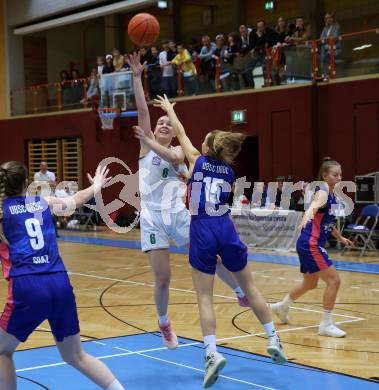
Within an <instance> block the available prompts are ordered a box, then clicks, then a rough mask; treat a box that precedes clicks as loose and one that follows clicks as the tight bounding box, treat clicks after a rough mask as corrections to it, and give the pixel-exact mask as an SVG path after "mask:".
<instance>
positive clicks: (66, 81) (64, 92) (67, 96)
mask: <svg viewBox="0 0 379 390" xmlns="http://www.w3.org/2000/svg"><path fill="white" fill-rule="evenodd" d="M59 77H60V79H61V80H60V84H61V96H62V105H63V108H64V107H65V106H67V105H69V104H70V103H71V88H70V76H69V74H68V72H67V71H66V70H61V71H60V73H59Z"/></svg>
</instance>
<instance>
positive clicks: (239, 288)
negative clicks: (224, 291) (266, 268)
mask: <svg viewBox="0 0 379 390" xmlns="http://www.w3.org/2000/svg"><path fill="white" fill-rule="evenodd" d="M233 290H234V292H235V293H236V295H237V297H238V298H243V297H244V296H245V293H244V292H243V291H242V288H241V287H240V286H238V287H236V288H234V289H233Z"/></svg>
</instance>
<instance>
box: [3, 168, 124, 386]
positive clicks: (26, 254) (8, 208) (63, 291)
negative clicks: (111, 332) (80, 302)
mask: <svg viewBox="0 0 379 390" xmlns="http://www.w3.org/2000/svg"><path fill="white" fill-rule="evenodd" d="M107 175H108V169H107V168H106V167H103V168H102V167H98V169H97V171H96V175H95V176H94V177H93V178H92V177H91V176H89V175H88V177H89V180H90V182H91V184H92V185H91V186H90V187H88V188H87V189H85V190H83V191H79V192H78V193H77V194H75V195H74V196H73V197H70V198H64V199H59V198H54V197H49V198H42V197H28V196H26V188H27V170H26V168H25V167H24V166H23V165H22V164H20V163H18V162H16V161H9V162H6V163H3V164H2V165H1V166H0V227H1V230H0V236H1V243H0V256H1V262H2V266H3V272H4V277H5V278H6V279H7V281H8V298H7V302H6V305H5V308H4V311H3V313H2V315H1V317H0V389H7V390H13V389H16V372H15V367H14V363H13V352H14V351H15V349H16V347H17V346H18V344H19V343H20V342H24V341H26V339H27V338H28V337H29V335H30V334H31V333H32V332H33V331H34V330H35V329H36V328H37V327H38V326H39V325H40V324H41V323H42V322H43V321H45V320H48V321H49V324H50V327H51V331H52V333H53V335H54V338H55V341H56V344H57V347H58V349H59V352H60V354H61V356H62V358H63V360H64V361H65V362H67V363H68V364H70V365H72V366H73V367H75V368H76V369H78V370H79V371H80V372H82V373H83V374H84V375H86V376H87V377H88V378H89V379H91V380H92V381H93V382H95V383H96V384H97V385H98V386H100V387H101V388H103V389H107V390H122V389H124V387H123V386H122V385H121V384H120V382H119V381H118V380H117V379H116V378H115V377H114V375H113V374H112V372H111V371H110V370H109V369H108V367H107V366H106V365H105V364H104V363H102V362H100V361H99V360H97V359H95V358H94V357H92V356H90V355H88V354H87V353H86V352H84V350H83V348H82V346H81V342H80V335H79V321H78V314H77V309H76V303H75V296H74V293H73V288H72V286H71V284H70V281H69V278H68V275H67V272H66V268H65V266H64V264H63V261H62V259H61V257H60V255H59V252H58V246H57V241H56V238H55V229H54V223H53V218H52V214H51V212H50V208H49V206H51V207H67V206H69V205H73V204H74V205H75V206H76V207H79V206H81V205H83V204H84V203H86V202H87V201H88V200H89V199H91V198H92V197H93V196H94V194H95V193H97V192H99V191H100V189H101V187H102V186H103V184H104V183H106V181H107V180H108V178H107Z"/></svg>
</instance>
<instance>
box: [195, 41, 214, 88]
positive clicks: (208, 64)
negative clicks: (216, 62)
mask: <svg viewBox="0 0 379 390" xmlns="http://www.w3.org/2000/svg"><path fill="white" fill-rule="evenodd" d="M201 40H202V42H203V47H202V48H201V50H200V54H199V58H200V60H201V68H202V74H203V80H202V85H203V88H202V89H203V92H205V93H207V92H211V91H212V86H211V75H212V67H213V61H212V58H213V54H214V53H215V51H216V44H215V43H214V42H211V38H209V36H208V35H204V36H203V37H202V38H201Z"/></svg>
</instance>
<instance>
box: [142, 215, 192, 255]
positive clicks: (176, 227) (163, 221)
mask: <svg viewBox="0 0 379 390" xmlns="http://www.w3.org/2000/svg"><path fill="white" fill-rule="evenodd" d="M190 221H191V217H190V214H189V211H188V210H187V209H182V210H180V211H178V212H172V211H171V210H168V211H155V210H148V209H143V210H141V214H140V228H141V247H142V251H143V252H147V251H151V250H154V249H166V248H169V247H170V240H173V241H174V242H175V245H176V246H185V245H188V244H189V227H190Z"/></svg>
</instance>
